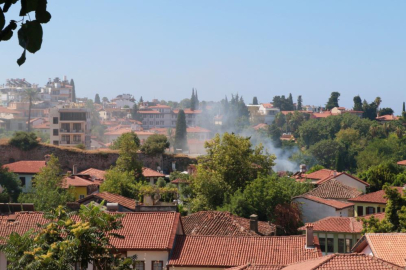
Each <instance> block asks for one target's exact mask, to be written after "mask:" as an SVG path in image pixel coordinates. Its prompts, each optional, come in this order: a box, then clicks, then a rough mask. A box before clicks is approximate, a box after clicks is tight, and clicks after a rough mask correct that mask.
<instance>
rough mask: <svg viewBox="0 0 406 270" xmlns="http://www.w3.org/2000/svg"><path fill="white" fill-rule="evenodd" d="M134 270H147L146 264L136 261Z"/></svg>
mask: <svg viewBox="0 0 406 270" xmlns="http://www.w3.org/2000/svg"><path fill="white" fill-rule="evenodd" d="M133 269H136V270H145V262H144V261H135V262H134V263H133Z"/></svg>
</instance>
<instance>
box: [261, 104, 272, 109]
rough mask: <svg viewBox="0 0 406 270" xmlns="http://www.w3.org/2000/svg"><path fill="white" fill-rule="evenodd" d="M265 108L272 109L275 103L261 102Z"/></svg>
mask: <svg viewBox="0 0 406 270" xmlns="http://www.w3.org/2000/svg"><path fill="white" fill-rule="evenodd" d="M261 105H262V106H263V107H264V108H266V109H272V108H273V104H272V103H262V104H261Z"/></svg>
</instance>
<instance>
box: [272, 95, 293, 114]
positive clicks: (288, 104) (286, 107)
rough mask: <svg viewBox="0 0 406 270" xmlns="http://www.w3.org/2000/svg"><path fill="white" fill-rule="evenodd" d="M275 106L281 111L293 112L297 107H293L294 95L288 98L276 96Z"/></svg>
mask: <svg viewBox="0 0 406 270" xmlns="http://www.w3.org/2000/svg"><path fill="white" fill-rule="evenodd" d="M273 106H274V107H276V108H279V109H280V110H281V111H293V110H294V109H295V107H294V106H293V100H292V94H289V97H288V98H286V97H285V96H274V97H273Z"/></svg>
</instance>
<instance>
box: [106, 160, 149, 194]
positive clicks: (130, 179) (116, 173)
mask: <svg viewBox="0 0 406 270" xmlns="http://www.w3.org/2000/svg"><path fill="white" fill-rule="evenodd" d="M142 185H144V183H143V182H142V181H138V180H137V179H136V177H135V173H134V172H132V171H123V170H121V169H120V168H117V167H113V168H111V169H110V170H107V171H106V175H105V180H104V181H103V183H102V184H101V186H100V191H101V192H104V191H106V192H110V193H113V194H119V195H122V196H124V197H128V198H133V199H137V200H139V199H140V198H139V189H140V187H141V186H142Z"/></svg>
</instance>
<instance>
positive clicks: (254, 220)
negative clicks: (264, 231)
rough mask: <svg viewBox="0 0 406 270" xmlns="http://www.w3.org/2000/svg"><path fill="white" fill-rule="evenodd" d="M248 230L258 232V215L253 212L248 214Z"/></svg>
mask: <svg viewBox="0 0 406 270" xmlns="http://www.w3.org/2000/svg"><path fill="white" fill-rule="evenodd" d="M250 230H251V231H253V232H255V233H258V216H257V215H255V214H252V215H251V216H250Z"/></svg>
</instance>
